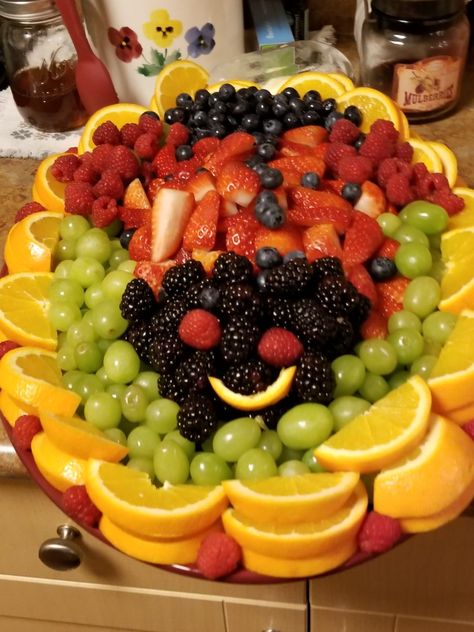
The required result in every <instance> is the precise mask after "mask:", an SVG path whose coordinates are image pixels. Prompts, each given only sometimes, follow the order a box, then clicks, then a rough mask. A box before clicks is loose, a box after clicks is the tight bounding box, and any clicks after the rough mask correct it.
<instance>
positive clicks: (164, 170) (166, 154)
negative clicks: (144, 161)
mask: <svg viewBox="0 0 474 632" xmlns="http://www.w3.org/2000/svg"><path fill="white" fill-rule="evenodd" d="M151 164H152V166H153V169H154V171H155V173H156V175H157V176H158V177H159V178H166V176H169V175H172V174H174V172H175V169H176V166H177V164H178V161H177V160H176V156H175V148H174V146H173V145H172V144H169V145H164V146H163V147H162V148H161V149H160V150H159V151H158V153H157V154H156V156H155V157H154V158H153V161H152V163H151Z"/></svg>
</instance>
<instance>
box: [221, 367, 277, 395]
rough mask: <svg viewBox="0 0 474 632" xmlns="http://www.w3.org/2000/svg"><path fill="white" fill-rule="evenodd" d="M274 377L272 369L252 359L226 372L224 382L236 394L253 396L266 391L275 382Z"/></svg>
mask: <svg viewBox="0 0 474 632" xmlns="http://www.w3.org/2000/svg"><path fill="white" fill-rule="evenodd" d="M274 375H275V372H274V371H273V370H272V368H271V367H269V366H268V365H266V364H265V363H264V362H262V361H261V360H257V359H252V360H249V361H248V362H245V363H242V364H237V365H235V366H232V367H229V368H228V369H227V371H225V372H224V375H223V377H222V381H223V382H224V384H225V385H226V386H227V387H228V388H230V389H231V390H232V391H234V392H236V393H241V394H242V395H251V394H252V393H258V392H259V391H264V390H265V389H266V388H267V386H269V384H271V383H272V382H273V381H274Z"/></svg>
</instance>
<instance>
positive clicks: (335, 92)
mask: <svg viewBox="0 0 474 632" xmlns="http://www.w3.org/2000/svg"><path fill="white" fill-rule="evenodd" d="M286 88H294V89H295V90H296V91H297V92H298V94H299V95H300V96H301V97H303V96H304V95H305V94H306V92H308V91H309V90H317V91H318V92H319V94H320V95H321V98H323V99H329V98H334V99H335V98H336V97H339V96H340V95H342V94H344V93H345V92H346V88H345V86H344V84H343V83H342V82H341V81H339V79H336V78H335V77H331V75H329V74H326V73H325V72H317V71H312V70H308V71H305V72H299V73H298V74H296V75H293V76H292V77H290V78H289V79H287V80H286V81H285V82H284V83H283V84H282V85H281V86H280V87H279V88H278V92H283V90H285V89H286Z"/></svg>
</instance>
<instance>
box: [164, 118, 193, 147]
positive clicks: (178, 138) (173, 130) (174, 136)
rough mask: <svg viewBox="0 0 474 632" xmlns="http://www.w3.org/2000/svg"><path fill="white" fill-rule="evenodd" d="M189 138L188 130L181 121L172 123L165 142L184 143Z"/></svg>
mask: <svg viewBox="0 0 474 632" xmlns="http://www.w3.org/2000/svg"><path fill="white" fill-rule="evenodd" d="M188 139H189V130H188V128H187V127H186V125H183V123H172V124H171V125H170V129H169V132H168V137H167V139H166V142H167V143H170V144H172V145H175V146H176V147H178V146H179V145H186V144H187V142H188Z"/></svg>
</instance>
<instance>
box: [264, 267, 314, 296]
mask: <svg viewBox="0 0 474 632" xmlns="http://www.w3.org/2000/svg"><path fill="white" fill-rule="evenodd" d="M313 274H314V272H313V267H312V265H311V264H310V263H308V261H306V260H305V259H291V260H290V261H287V262H285V263H283V264H282V265H281V266H278V267H276V268H272V269H271V270H268V274H267V276H266V278H265V290H266V291H267V292H268V293H269V294H271V295H273V296H283V297H299V296H303V295H304V293H305V291H306V290H307V289H308V287H309V286H310V284H311V281H312V280H313Z"/></svg>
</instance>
